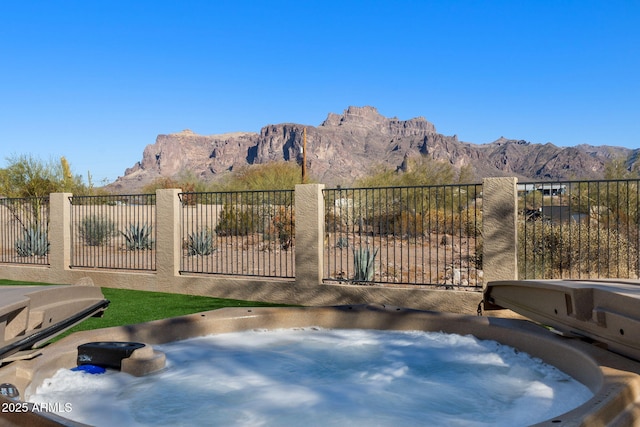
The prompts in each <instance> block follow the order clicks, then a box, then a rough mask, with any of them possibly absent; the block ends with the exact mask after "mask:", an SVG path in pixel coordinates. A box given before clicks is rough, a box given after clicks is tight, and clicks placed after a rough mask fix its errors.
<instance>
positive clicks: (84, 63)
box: [0, 0, 640, 183]
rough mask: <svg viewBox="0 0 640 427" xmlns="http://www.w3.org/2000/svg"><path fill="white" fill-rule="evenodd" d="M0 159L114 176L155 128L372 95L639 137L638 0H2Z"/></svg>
mask: <svg viewBox="0 0 640 427" xmlns="http://www.w3.org/2000/svg"><path fill="white" fill-rule="evenodd" d="M0 55H1V58H2V61H1V62H0V156H1V158H0V167H5V166H6V161H5V158H6V157H8V156H12V155H21V154H31V155H34V156H36V157H39V158H41V159H43V160H48V159H56V160H57V158H59V157H60V156H65V157H66V158H67V159H68V160H69V162H70V163H71V167H72V169H73V171H74V172H75V173H77V174H82V175H83V176H86V174H87V171H90V172H91V174H92V176H93V180H94V182H95V183H101V182H102V181H103V180H107V181H109V182H110V181H113V180H115V178H116V177H118V176H121V175H123V174H124V170H125V169H126V168H127V167H131V166H133V165H134V164H135V163H136V162H137V161H139V160H140V159H141V158H142V152H143V150H144V148H145V146H146V145H148V144H152V143H154V142H155V138H156V136H157V135H158V134H166V133H173V132H179V131H181V130H183V129H191V130H193V131H194V132H196V133H200V134H204V135H210V134H218V133H224V132H235V131H252V132H259V130H260V128H261V127H262V126H265V125H267V124H271V123H282V122H295V123H302V124H307V125H312V126H317V125H319V124H320V123H321V122H322V121H323V120H324V119H325V118H326V116H327V114H328V113H329V112H335V113H341V112H342V111H343V110H344V109H345V108H347V107H348V106H349V105H356V106H364V105H372V106H375V107H377V108H378V110H379V111H380V113H381V114H383V115H385V116H389V117H393V116H396V117H398V118H400V119H403V120H404V119H410V118H413V117H416V116H424V117H425V118H426V119H427V120H429V121H431V122H432V123H434V124H435V126H436V129H437V130H438V132H440V133H443V134H445V135H454V134H456V135H458V138H459V139H460V140H462V141H466V142H473V143H478V144H480V143H488V142H491V141H494V140H496V139H498V138H499V137H500V136H505V137H507V138H515V139H526V140H528V141H531V142H535V143H546V142H552V143H554V144H556V145H560V146H569V145H576V144H581V143H587V144H593V145H620V146H625V147H629V148H639V147H640V1H635V0H634V1H618V0H606V1H605V0H601V1H593V0H579V1H572V0H553V1H551V0H532V1H517V0H510V1H499V0H496V1H479V0H469V1H458V0H450V1H445V0H442V1H430V0H423V1H417V0H416V1H409V0H395V1H375V0H371V1H348V0H342V1H333V0H326V1H300V0H298V1H280V0H272V1H246V0H234V1H226V0H218V1H215V0H211V1H178V0H176V1H161V0H153V1H147V0H140V1H133V0H129V1H120V0H109V1H102V0H91V1H87V0H79V1H70V0H58V1H51V0H42V1H35V0H5V1H2V2H0Z"/></svg>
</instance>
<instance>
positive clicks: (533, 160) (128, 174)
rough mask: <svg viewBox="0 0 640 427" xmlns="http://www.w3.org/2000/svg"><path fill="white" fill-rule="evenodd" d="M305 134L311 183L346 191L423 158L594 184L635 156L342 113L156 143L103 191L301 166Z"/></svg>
mask: <svg viewBox="0 0 640 427" xmlns="http://www.w3.org/2000/svg"><path fill="white" fill-rule="evenodd" d="M305 127H306V129H307V168H308V171H309V174H310V175H311V176H313V177H314V178H315V179H317V180H319V181H320V182H323V183H325V184H327V185H328V186H333V185H337V184H341V185H349V184H351V183H352V182H353V181H354V180H355V179H357V178H360V177H362V176H364V175H366V174H367V173H369V172H370V171H371V168H372V167H373V166H378V165H382V166H384V167H387V168H393V169H399V168H401V166H402V165H403V162H406V159H407V158H411V157H414V156H415V157H417V156H427V157H430V158H432V159H435V160H438V161H445V162H449V163H450V164H452V165H454V166H455V167H457V168H460V167H463V166H470V167H471V169H472V170H473V172H474V173H475V176H476V178H477V179H480V178H482V177H485V176H506V175H511V176H518V177H520V178H524V179H529V180H542V179H555V180H559V179H588V178H592V179H593V178H602V174H603V171H604V168H605V164H606V163H607V162H608V161H610V160H611V159H612V158H622V159H623V160H625V161H627V163H630V162H635V161H636V159H637V157H638V154H637V152H632V150H629V149H626V148H621V147H606V148H603V147H593V146H586V145H584V146H577V147H570V148H561V147H557V146H555V145H553V144H550V143H547V144H544V145H541V144H531V143H529V142H526V141H523V140H511V139H506V138H500V139H498V140H496V141H494V142H492V143H489V144H471V143H466V142H461V141H459V140H458V138H457V137H456V136H455V135H454V136H445V135H442V134H439V133H437V131H436V128H435V126H434V125H433V124H432V123H430V122H428V121H427V120H426V119H425V118H423V117H417V118H413V119H410V120H399V119H397V118H395V117H394V118H387V117H384V116H382V115H381V114H380V113H378V111H377V110H376V109H375V108H373V107H349V108H347V109H346V110H345V111H344V112H343V113H342V114H335V113H330V114H329V115H328V117H327V118H326V120H325V121H324V122H322V124H320V125H319V126H317V127H314V126H305V125H301V124H294V123H284V124H278V125H268V126H265V127H263V128H262V129H261V131H260V133H259V134H257V133H229V134H222V135H209V136H204V135H198V134H195V133H193V132H191V131H189V130H185V131H182V132H180V133H175V134H170V135H159V136H158V137H157V139H156V142H155V144H151V145H148V146H147V147H146V148H145V150H144V153H143V157H142V160H141V161H140V162H138V163H136V164H135V165H134V166H133V167H131V168H129V169H127V170H126V171H125V174H124V176H123V177H121V178H118V180H117V181H116V182H115V183H113V184H111V185H110V186H111V187H112V188H113V189H115V190H117V191H124V190H125V189H126V190H128V191H136V190H139V189H141V188H142V187H143V186H144V185H146V184H148V183H150V182H152V181H153V180H154V179H156V178H158V177H173V178H177V177H179V176H180V175H181V174H184V173H185V172H187V171H188V172H189V173H191V174H193V175H195V176H197V177H199V178H202V179H204V180H207V181H214V180H216V179H219V178H220V177H222V176H223V175H224V174H225V173H226V172H228V171H232V170H234V169H237V168H239V167H242V166H246V165H251V164H262V163H267V162H271V161H282V160H284V161H291V162H297V163H300V162H301V161H302V149H301V147H302V145H303V131H304V128H305Z"/></svg>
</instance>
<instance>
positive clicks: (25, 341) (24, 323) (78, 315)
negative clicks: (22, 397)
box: [0, 285, 109, 364]
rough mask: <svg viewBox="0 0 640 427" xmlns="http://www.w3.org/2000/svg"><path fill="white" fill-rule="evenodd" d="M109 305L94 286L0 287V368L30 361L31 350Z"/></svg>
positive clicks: (100, 312)
mask: <svg viewBox="0 0 640 427" xmlns="http://www.w3.org/2000/svg"><path fill="white" fill-rule="evenodd" d="M108 305H109V301H108V300H106V299H105V298H104V296H103V294H102V291H101V290H100V288H99V287H95V286H84V285H59V286H0V364H2V363H4V362H7V361H9V360H12V359H17V358H24V357H29V354H33V352H32V351H29V350H30V349H32V348H34V347H36V346H38V345H39V344H42V343H44V342H46V341H48V340H49V339H51V338H52V337H54V336H56V335H58V334H60V333H62V332H64V331H65V330H67V329H69V328H70V327H72V326H74V325H76V324H77V323H79V322H81V321H82V320H84V319H86V318H88V317H91V316H100V315H101V314H102V313H103V312H104V310H105V309H106V308H107V306H108Z"/></svg>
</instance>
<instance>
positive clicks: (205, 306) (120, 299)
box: [0, 280, 285, 339]
mask: <svg viewBox="0 0 640 427" xmlns="http://www.w3.org/2000/svg"><path fill="white" fill-rule="evenodd" d="M0 285H46V283H28V282H16V281H10V280H0ZM102 294H103V295H104V297H105V299H108V300H109V301H110V302H111V303H110V304H109V307H108V308H107V309H106V311H105V312H104V315H103V316H102V317H91V318H88V319H86V320H84V321H83V322H82V323H80V324H78V325H76V326H74V327H73V328H71V329H69V330H68V331H66V332H65V333H64V334H61V335H59V336H58V337H56V339H60V338H62V337H63V336H66V335H69V334H71V333H73V332H78V331H86V330H90V329H99V328H108V327H111V326H122V325H132V324H136V323H143V322H149V321H151V320H158V319H165V318H168V317H175V316H183V315H185V314H192V313H199V312H201V311H209V310H216V309H218V308H223V307H283V306H285V304H270V303H264V302H256V301H242V300H233V299H225V298H211V297H203V296H196V295H182V294H170V293H164V292H146V291H133V290H127V289H113V288H102Z"/></svg>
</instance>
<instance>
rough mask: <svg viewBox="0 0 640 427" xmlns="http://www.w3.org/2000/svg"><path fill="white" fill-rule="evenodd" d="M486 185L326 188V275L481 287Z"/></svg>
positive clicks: (336, 278)
mask: <svg viewBox="0 0 640 427" xmlns="http://www.w3.org/2000/svg"><path fill="white" fill-rule="evenodd" d="M481 191H482V185H481V184H465V185H439V186H423V187H386V188H385V187H383V188H335V189H326V190H324V199H325V232H326V236H325V266H326V268H325V274H324V280H325V281H339V282H348V283H355V284H367V283H385V284H410V285H441V286H445V287H479V286H482V283H483V280H482V236H481V229H482V214H481V202H482V199H481Z"/></svg>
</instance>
